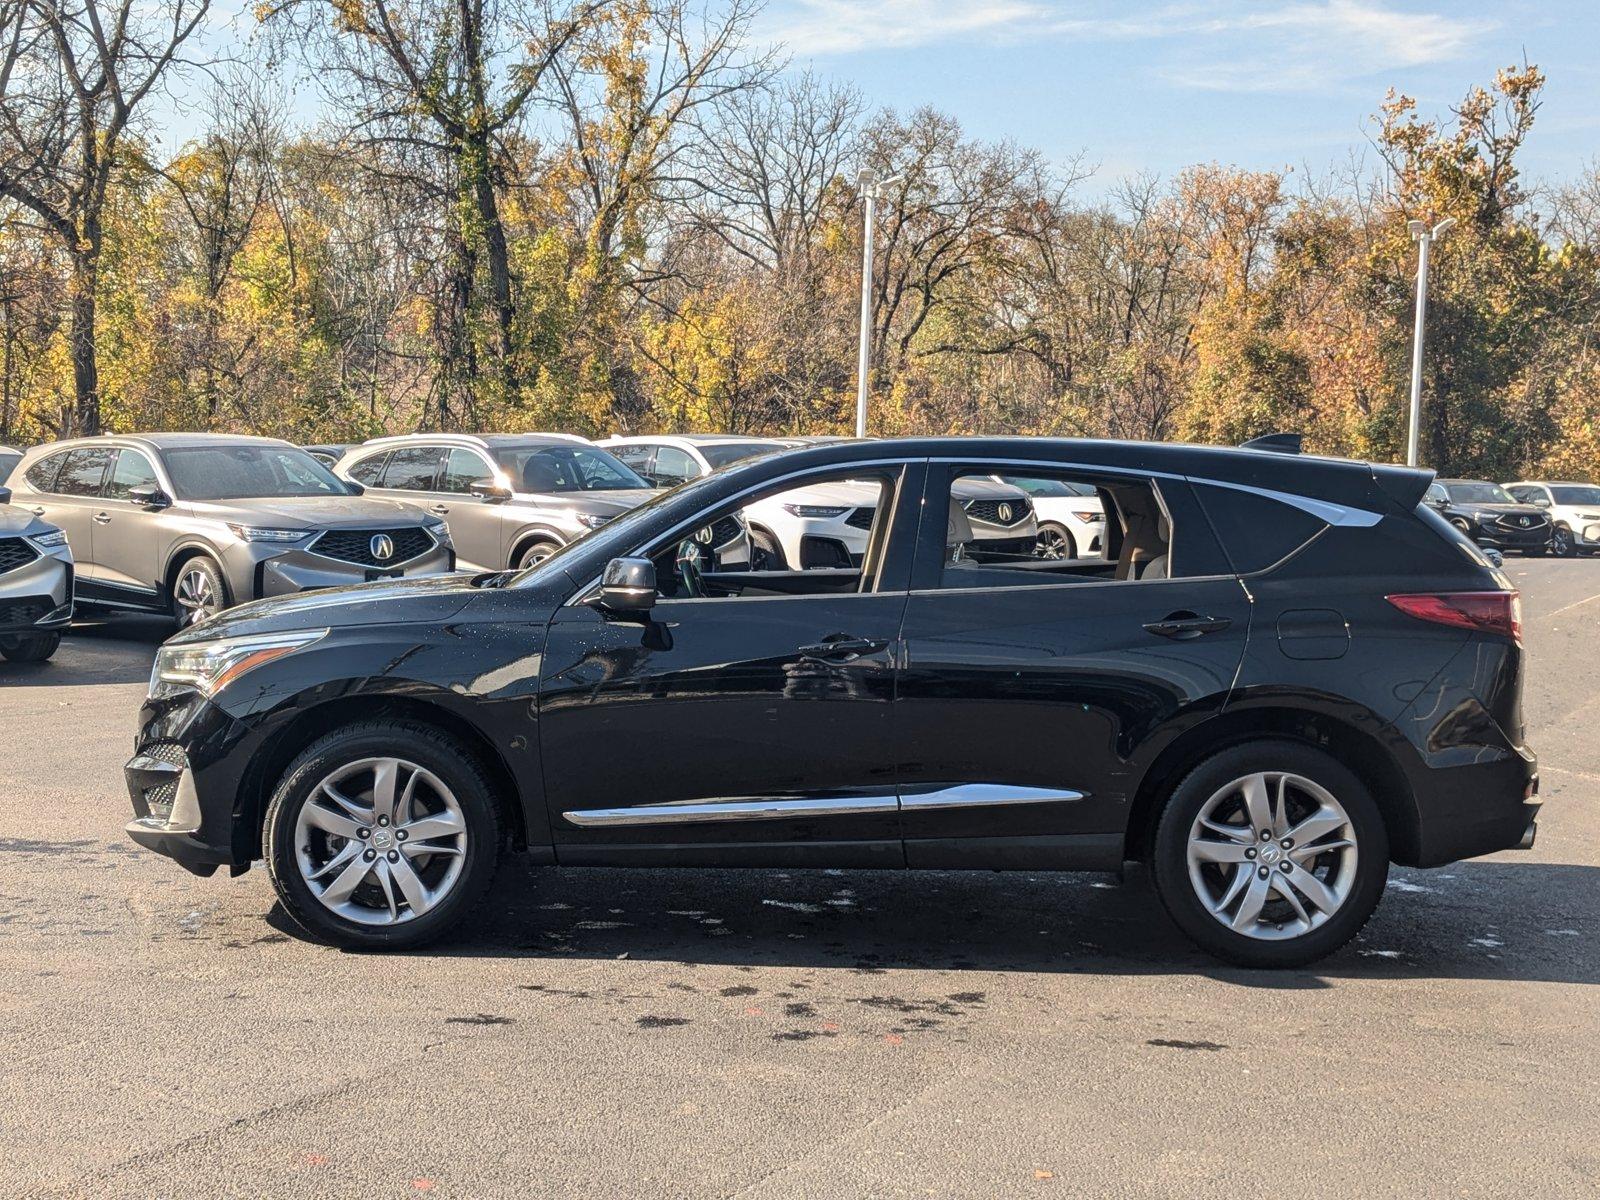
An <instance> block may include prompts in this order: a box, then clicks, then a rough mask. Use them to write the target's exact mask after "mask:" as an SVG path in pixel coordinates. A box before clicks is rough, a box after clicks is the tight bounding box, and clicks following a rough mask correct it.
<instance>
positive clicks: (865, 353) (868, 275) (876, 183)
mask: <svg viewBox="0 0 1600 1200" xmlns="http://www.w3.org/2000/svg"><path fill="white" fill-rule="evenodd" d="M903 178H905V177H904V176H903V175H896V176H894V177H893V178H892V179H876V180H875V179H873V177H872V171H871V169H870V168H867V169H864V170H863V171H862V172H861V195H862V198H863V199H864V200H865V201H866V207H865V213H864V215H863V217H862V230H861V345H860V346H859V348H858V349H857V352H856V436H857V437H858V438H864V437H866V436H867V376H868V374H869V372H870V371H871V370H872V227H873V218H874V217H875V215H876V214H877V211H878V197H880V196H881V195H883V189H884V188H886V187H890V186H892V185H893V184H896V183H899V182H900V180H901V179H903Z"/></svg>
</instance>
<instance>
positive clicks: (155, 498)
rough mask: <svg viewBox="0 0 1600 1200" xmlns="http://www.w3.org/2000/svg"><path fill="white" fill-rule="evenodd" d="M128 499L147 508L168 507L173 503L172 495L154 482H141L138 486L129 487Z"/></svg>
mask: <svg viewBox="0 0 1600 1200" xmlns="http://www.w3.org/2000/svg"><path fill="white" fill-rule="evenodd" d="M128 499H129V500H132V501H133V502H134V503H135V504H138V505H141V506H143V507H145V508H166V507H167V506H168V505H170V504H171V503H172V497H171V496H169V495H167V494H166V493H165V492H163V491H162V490H161V489H160V488H158V487H157V486H156V485H155V484H153V483H141V484H140V485H139V486H138V487H136V488H129V489H128Z"/></svg>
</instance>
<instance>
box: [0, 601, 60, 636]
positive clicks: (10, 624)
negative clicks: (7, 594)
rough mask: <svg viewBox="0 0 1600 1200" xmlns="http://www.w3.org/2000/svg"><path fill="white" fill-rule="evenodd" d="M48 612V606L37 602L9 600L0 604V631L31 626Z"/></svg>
mask: <svg viewBox="0 0 1600 1200" xmlns="http://www.w3.org/2000/svg"><path fill="white" fill-rule="evenodd" d="M49 611H50V609H49V606H48V605H46V604H45V603H44V602H43V601H39V600H11V601H8V602H5V603H0V629H4V628H13V629H14V628H16V627H17V626H19V625H32V624H34V623H35V622H37V621H38V620H39V618H40V617H42V616H44V615H45V613H47V612H49Z"/></svg>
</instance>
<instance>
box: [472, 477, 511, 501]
mask: <svg viewBox="0 0 1600 1200" xmlns="http://www.w3.org/2000/svg"><path fill="white" fill-rule="evenodd" d="M467 491H468V493H469V494H471V495H474V496H476V497H478V499H480V500H487V501H488V502H489V503H490V504H499V503H501V502H503V501H506V500H509V499H511V489H510V488H507V487H501V486H500V485H499V484H498V483H495V482H494V480H492V479H475V480H473V481H472V483H471V484H470V485H469V486H468V487H467Z"/></svg>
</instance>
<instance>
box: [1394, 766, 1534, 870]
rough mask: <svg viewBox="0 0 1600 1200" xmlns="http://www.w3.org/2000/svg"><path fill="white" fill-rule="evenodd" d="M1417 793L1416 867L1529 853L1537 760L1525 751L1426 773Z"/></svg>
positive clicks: (1426, 770)
mask: <svg viewBox="0 0 1600 1200" xmlns="http://www.w3.org/2000/svg"><path fill="white" fill-rule="evenodd" d="M1424 770H1425V775H1426V776H1427V778H1425V779H1423V780H1421V781H1419V786H1418V787H1417V788H1416V792H1415V796H1416V804H1417V816H1418V825H1419V834H1420V837H1419V844H1418V847H1417V861H1416V863H1414V864H1412V865H1415V866H1419V867H1439V866H1443V865H1445V864H1446V863H1452V862H1456V861H1458V860H1460V859H1463V858H1476V857H1478V856H1479V855H1481V854H1494V853H1497V852H1498V851H1501V850H1518V849H1523V850H1526V849H1530V848H1531V847H1532V845H1533V840H1532V836H1531V833H1532V831H1533V829H1534V824H1535V819H1536V818H1537V817H1538V815H1539V808H1540V803H1539V799H1538V796H1539V771H1538V760H1537V759H1536V758H1535V757H1534V755H1533V753H1532V752H1531V751H1527V750H1523V751H1520V752H1518V753H1517V754H1515V755H1513V756H1511V757H1508V758H1505V759H1501V760H1499V761H1496V762H1488V763H1474V764H1472V765H1470V766H1458V767H1444V768H1435V769H1426V768H1425V769H1424Z"/></svg>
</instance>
